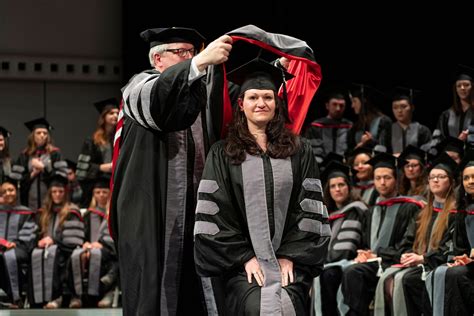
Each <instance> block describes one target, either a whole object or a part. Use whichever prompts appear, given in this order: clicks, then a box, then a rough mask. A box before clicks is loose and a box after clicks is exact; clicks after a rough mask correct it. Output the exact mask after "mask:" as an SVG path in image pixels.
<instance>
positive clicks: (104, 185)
mask: <svg viewBox="0 0 474 316" xmlns="http://www.w3.org/2000/svg"><path fill="white" fill-rule="evenodd" d="M99 188H100V189H109V188H110V177H105V176H101V177H99V178H97V179H96V180H95V182H94V189H99Z"/></svg>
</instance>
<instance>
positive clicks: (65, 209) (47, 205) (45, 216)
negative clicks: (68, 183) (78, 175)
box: [40, 187, 71, 237]
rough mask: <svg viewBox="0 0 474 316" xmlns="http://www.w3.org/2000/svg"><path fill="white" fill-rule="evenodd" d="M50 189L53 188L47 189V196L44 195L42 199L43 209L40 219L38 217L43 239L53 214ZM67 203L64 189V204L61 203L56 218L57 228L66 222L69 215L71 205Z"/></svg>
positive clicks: (67, 199) (66, 194)
mask: <svg viewBox="0 0 474 316" xmlns="http://www.w3.org/2000/svg"><path fill="white" fill-rule="evenodd" d="M52 188H53V187H51V188H49V189H48V194H46V197H45V199H44V203H43V209H42V212H41V217H40V226H41V236H43V237H45V236H46V234H47V233H48V227H49V222H50V221H51V218H52V217H53V213H54V210H53V207H54V205H53V199H52V198H51V189H52ZM67 201H69V198H68V193H67V190H66V189H65V188H64V202H63V203H61V210H60V211H59V212H58V216H59V223H58V227H62V226H63V224H64V222H65V221H66V218H67V215H68V214H69V210H70V208H71V203H69V202H67Z"/></svg>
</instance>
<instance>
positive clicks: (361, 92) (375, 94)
mask: <svg viewBox="0 0 474 316" xmlns="http://www.w3.org/2000/svg"><path fill="white" fill-rule="evenodd" d="M349 96H350V97H351V98H359V99H361V100H370V101H374V102H375V101H376V100H379V101H380V100H381V99H384V98H386V95H385V93H383V92H382V91H380V90H378V89H376V88H374V87H373V86H370V85H368V84H364V83H355V82H353V83H351V85H350V87H349Z"/></svg>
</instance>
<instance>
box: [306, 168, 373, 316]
mask: <svg viewBox="0 0 474 316" xmlns="http://www.w3.org/2000/svg"><path fill="white" fill-rule="evenodd" d="M321 179H322V181H323V183H324V204H325V205H326V206H327V208H328V213H329V222H330V225H331V241H330V243H329V250H328V256H327V258H326V261H325V262H326V264H325V265H324V270H323V272H322V273H321V274H320V275H319V278H316V279H315V280H314V292H313V298H314V300H313V301H314V308H315V314H316V315H321V314H322V315H337V313H338V312H337V309H336V307H337V292H338V290H339V286H340V284H341V278H342V271H343V269H344V267H345V266H346V265H348V264H349V260H352V259H354V258H355V257H356V256H357V249H360V248H361V242H362V221H363V219H364V213H365V211H366V210H367V205H366V204H365V203H363V202H362V201H360V199H359V198H358V197H356V196H354V193H353V190H352V185H351V180H350V168H349V167H348V166H346V165H344V164H342V163H340V162H338V161H332V162H330V163H329V164H328V165H327V166H326V169H325V170H324V171H323V172H322V174H321Z"/></svg>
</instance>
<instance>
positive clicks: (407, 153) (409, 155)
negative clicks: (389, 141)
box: [397, 145, 427, 167]
mask: <svg viewBox="0 0 474 316" xmlns="http://www.w3.org/2000/svg"><path fill="white" fill-rule="evenodd" d="M407 159H416V160H418V161H420V162H421V164H422V165H425V164H426V159H427V153H426V152H425V151H424V150H421V149H420V148H418V147H415V146H413V145H408V146H407V147H405V149H404V150H403V151H402V152H401V153H400V156H398V158H397V160H398V165H399V166H400V167H403V166H404V165H406V164H407Z"/></svg>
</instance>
